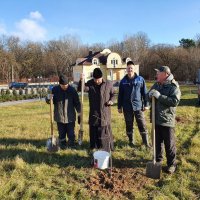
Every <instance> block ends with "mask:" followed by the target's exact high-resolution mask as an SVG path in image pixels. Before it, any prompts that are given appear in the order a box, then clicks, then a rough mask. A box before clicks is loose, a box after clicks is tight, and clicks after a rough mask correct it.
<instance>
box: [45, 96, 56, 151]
mask: <svg viewBox="0 0 200 200" xmlns="http://www.w3.org/2000/svg"><path fill="white" fill-rule="evenodd" d="M52 97H53V96H52V94H50V123H51V137H50V138H48V139H47V143H46V146H47V151H49V152H57V151H58V150H59V141H58V139H57V138H56V137H55V136H54V133H53V98H52Z"/></svg>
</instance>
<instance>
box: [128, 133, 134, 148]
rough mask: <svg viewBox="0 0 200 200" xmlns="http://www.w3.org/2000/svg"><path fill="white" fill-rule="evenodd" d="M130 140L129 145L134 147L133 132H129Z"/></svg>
mask: <svg viewBox="0 0 200 200" xmlns="http://www.w3.org/2000/svg"><path fill="white" fill-rule="evenodd" d="M127 136H128V140H129V144H128V145H129V146H130V147H134V140H133V133H127Z"/></svg>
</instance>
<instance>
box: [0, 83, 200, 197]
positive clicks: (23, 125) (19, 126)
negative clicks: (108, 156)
mask: <svg viewBox="0 0 200 200" xmlns="http://www.w3.org/2000/svg"><path fill="white" fill-rule="evenodd" d="M195 89H196V88H195V87H194V88H193V87H192V86H191V87H186V86H185V87H184V86H183V87H181V91H182V99H181V102H180V105H179V106H178V108H177V116H178V118H179V120H178V122H177V126H176V136H177V151H178V154H177V162H178V169H177V173H175V174H173V175H168V174H166V173H164V172H163V173H162V175H161V179H160V180H152V179H149V178H147V177H145V166H146V163H147V162H148V161H150V160H151V159H152V153H151V152H149V151H148V150H146V149H145V147H144V146H143V145H141V137H140V136H139V133H138V129H137V127H136V126H135V135H136V147H135V148H130V147H129V146H128V145H127V137H126V135H125V124H124V120H123V116H122V115H119V114H118V112H117V106H116V105H115V106H113V108H112V130H113V135H114V138H115V151H114V152H113V153H112V157H113V176H112V177H109V172H108V171H106V170H105V171H100V170H97V169H94V168H92V167H91V164H90V163H91V154H90V153H89V152H88V147H89V143H88V124H87V120H88V102H87V100H86V98H85V103H84V105H85V108H84V142H83V145H82V146H81V147H78V149H77V150H70V149H67V150H62V151H59V152H57V153H52V154H51V153H48V152H47V151H46V147H45V143H46V140H47V138H48V137H49V136H50V119H49V105H47V104H45V103H44V102H42V101H40V102H35V103H26V104H23V105H16V106H9V107H1V112H0V199H81V200H82V199H163V200H166V199H169V200H171V199H200V107H198V106H197V95H196V94H195ZM145 114H146V119H147V122H148V130H149V131H150V129H151V127H150V126H151V124H150V123H149V112H146V113H145ZM78 129H79V127H78V125H76V133H78ZM54 130H55V133H56V134H57V129H56V124H55V125H54ZM165 162H166V160H165ZM165 162H164V164H163V165H165V164H166V163H165ZM102 177H103V178H104V179H102ZM102 180H104V182H102ZM105 180H106V181H105ZM104 183H105V184H104ZM108 183H109V184H110V185H109V186H108ZM107 186H108V187H107Z"/></svg>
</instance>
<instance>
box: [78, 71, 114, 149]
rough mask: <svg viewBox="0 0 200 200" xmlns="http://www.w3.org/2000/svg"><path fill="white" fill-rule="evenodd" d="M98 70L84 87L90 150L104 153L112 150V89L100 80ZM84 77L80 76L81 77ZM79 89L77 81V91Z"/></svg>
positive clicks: (100, 76) (107, 82)
mask: <svg viewBox="0 0 200 200" xmlns="http://www.w3.org/2000/svg"><path fill="white" fill-rule="evenodd" d="M102 76H103V74H102V71H101V70H100V68H95V69H94V71H93V79H91V80H89V81H88V82H87V83H86V84H85V87H84V91H85V92H88V97H89V108H90V111H89V132H90V149H94V148H97V149H99V148H102V149H104V150H105V151H110V149H111V150H112V149H113V136H112V130H111V108H110V106H111V105H113V98H114V89H113V84H112V83H111V82H110V81H105V80H103V78H102ZM81 78H84V75H83V74H82V77H81ZM80 89H81V81H79V86H78V90H79V91H80Z"/></svg>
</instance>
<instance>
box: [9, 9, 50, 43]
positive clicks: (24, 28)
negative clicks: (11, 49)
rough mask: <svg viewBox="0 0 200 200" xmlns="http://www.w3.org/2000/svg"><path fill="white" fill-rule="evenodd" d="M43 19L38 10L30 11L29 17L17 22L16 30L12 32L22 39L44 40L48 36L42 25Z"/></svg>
mask: <svg viewBox="0 0 200 200" xmlns="http://www.w3.org/2000/svg"><path fill="white" fill-rule="evenodd" d="M41 20H43V17H42V15H41V14H40V13H39V12H38V11H36V12H30V15H29V18H24V19H21V20H20V21H19V22H17V23H16V31H15V32H13V33H12V34H14V35H15V36H18V37H19V38H20V39H22V40H31V41H42V40H44V39H45V38H46V33H47V31H46V29H45V28H44V27H42V26H41V25H40V22H39V21H41Z"/></svg>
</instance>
